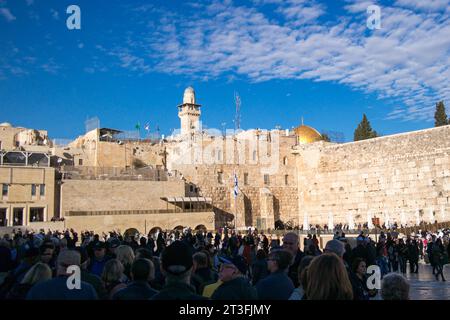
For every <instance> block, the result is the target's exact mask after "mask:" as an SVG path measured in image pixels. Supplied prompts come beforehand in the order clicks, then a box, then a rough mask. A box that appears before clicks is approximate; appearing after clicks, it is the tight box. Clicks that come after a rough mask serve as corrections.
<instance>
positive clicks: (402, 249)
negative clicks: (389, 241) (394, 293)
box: [397, 239, 408, 274]
mask: <svg viewBox="0 0 450 320" xmlns="http://www.w3.org/2000/svg"><path fill="white" fill-rule="evenodd" d="M397 252H398V264H399V266H400V272H401V273H403V274H406V262H407V260H408V247H407V246H406V244H405V242H404V241H403V239H398V244H397Z"/></svg>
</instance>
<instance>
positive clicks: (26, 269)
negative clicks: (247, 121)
mask: <svg viewBox="0 0 450 320" xmlns="http://www.w3.org/2000/svg"><path fill="white" fill-rule="evenodd" d="M448 240H449V230H442V231H440V232H439V233H438V234H432V233H430V232H426V231H424V232H420V233H419V234H417V235H412V236H408V237H406V239H403V238H402V237H400V236H399V235H398V234H396V233H393V234H391V233H387V234H385V233H383V232H381V234H380V235H379V238H378V239H377V242H375V241H374V240H373V239H371V238H370V237H368V236H366V235H364V234H363V233H361V234H360V235H359V236H358V237H357V238H356V246H355V245H353V246H352V245H351V244H352V241H350V238H347V237H346V235H345V233H344V232H342V231H338V232H336V233H335V235H334V237H333V239H332V240H330V241H328V242H327V243H326V245H325V247H324V248H323V250H321V249H320V245H319V239H318V237H317V236H316V235H308V236H307V237H305V238H304V240H303V243H300V238H299V235H298V233H296V232H288V233H286V234H284V236H283V237H282V239H279V238H271V237H270V236H267V235H265V234H263V233H258V232H257V230H253V231H252V230H248V232H244V233H243V234H241V233H238V232H235V231H233V230H228V229H226V228H225V229H221V230H217V231H216V232H214V233H213V232H206V231H196V232H193V231H192V230H190V229H186V230H177V231H168V232H163V231H162V230H159V231H158V232H156V233H152V234H148V235H147V236H142V235H137V234H135V235H133V234H127V235H121V234H120V233H117V232H110V233H109V234H102V235H99V234H94V233H93V232H89V231H83V232H81V233H80V234H78V233H77V232H76V231H75V230H72V229H71V230H66V231H64V232H57V231H55V232H51V231H49V232H47V233H45V232H44V231H41V232H39V233H32V232H24V233H22V232H20V231H18V232H15V231H14V232H13V234H11V235H5V236H4V237H3V238H2V239H1V240H0V299H12V300H20V299H27V300H60V299H77V300H79V299H81V300H91V299H106V300H149V299H151V300H204V299H212V300H257V299H259V300H369V299H374V298H376V297H377V298H380V297H381V298H382V299H385V300H406V299H409V283H408V280H407V279H406V277H405V274H406V272H407V263H408V262H409V268H410V270H409V271H410V273H417V272H418V265H419V261H420V259H424V260H425V262H427V263H430V264H431V265H432V267H433V268H432V269H433V274H435V277H436V280H438V279H439V277H440V278H441V280H442V281H445V278H444V273H443V266H444V265H445V264H446V263H448V256H449V254H450V246H449V241H448ZM302 245H303V250H301V246H302ZM371 265H377V266H379V268H380V271H381V276H382V286H381V289H380V288H374V287H372V286H370V285H368V283H369V282H368V274H367V268H368V266H371ZM73 266H76V267H78V268H79V270H80V277H81V279H80V287H79V288H76V289H73V288H70V286H69V285H68V283H69V282H70V279H69V278H70V277H71V276H72V275H73V269H72V268H73Z"/></svg>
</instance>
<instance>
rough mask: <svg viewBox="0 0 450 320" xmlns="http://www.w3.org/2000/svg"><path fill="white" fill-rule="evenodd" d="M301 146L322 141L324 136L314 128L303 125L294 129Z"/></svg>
mask: <svg viewBox="0 0 450 320" xmlns="http://www.w3.org/2000/svg"><path fill="white" fill-rule="evenodd" d="M294 132H295V135H296V136H297V141H298V143H299V144H307V143H313V142H316V141H320V140H322V135H321V134H320V133H319V131H317V130H316V129H314V128H311V127H308V126H305V125H303V124H302V125H301V126H298V127H297V128H295V129H294Z"/></svg>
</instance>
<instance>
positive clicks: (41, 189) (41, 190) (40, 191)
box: [39, 184, 45, 197]
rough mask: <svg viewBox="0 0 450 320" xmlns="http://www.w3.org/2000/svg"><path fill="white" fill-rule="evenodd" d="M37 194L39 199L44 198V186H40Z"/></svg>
mask: <svg viewBox="0 0 450 320" xmlns="http://www.w3.org/2000/svg"><path fill="white" fill-rule="evenodd" d="M39 194H40V195H41V197H44V196H45V184H41V185H40V188H39Z"/></svg>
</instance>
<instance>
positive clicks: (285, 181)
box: [284, 174, 289, 185]
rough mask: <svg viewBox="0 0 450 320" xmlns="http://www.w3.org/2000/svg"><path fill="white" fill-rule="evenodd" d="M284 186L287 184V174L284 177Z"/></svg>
mask: <svg viewBox="0 0 450 320" xmlns="http://www.w3.org/2000/svg"><path fill="white" fill-rule="evenodd" d="M284 184H285V185H288V184H289V176H288V175H287V174H286V175H285V176H284Z"/></svg>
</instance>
